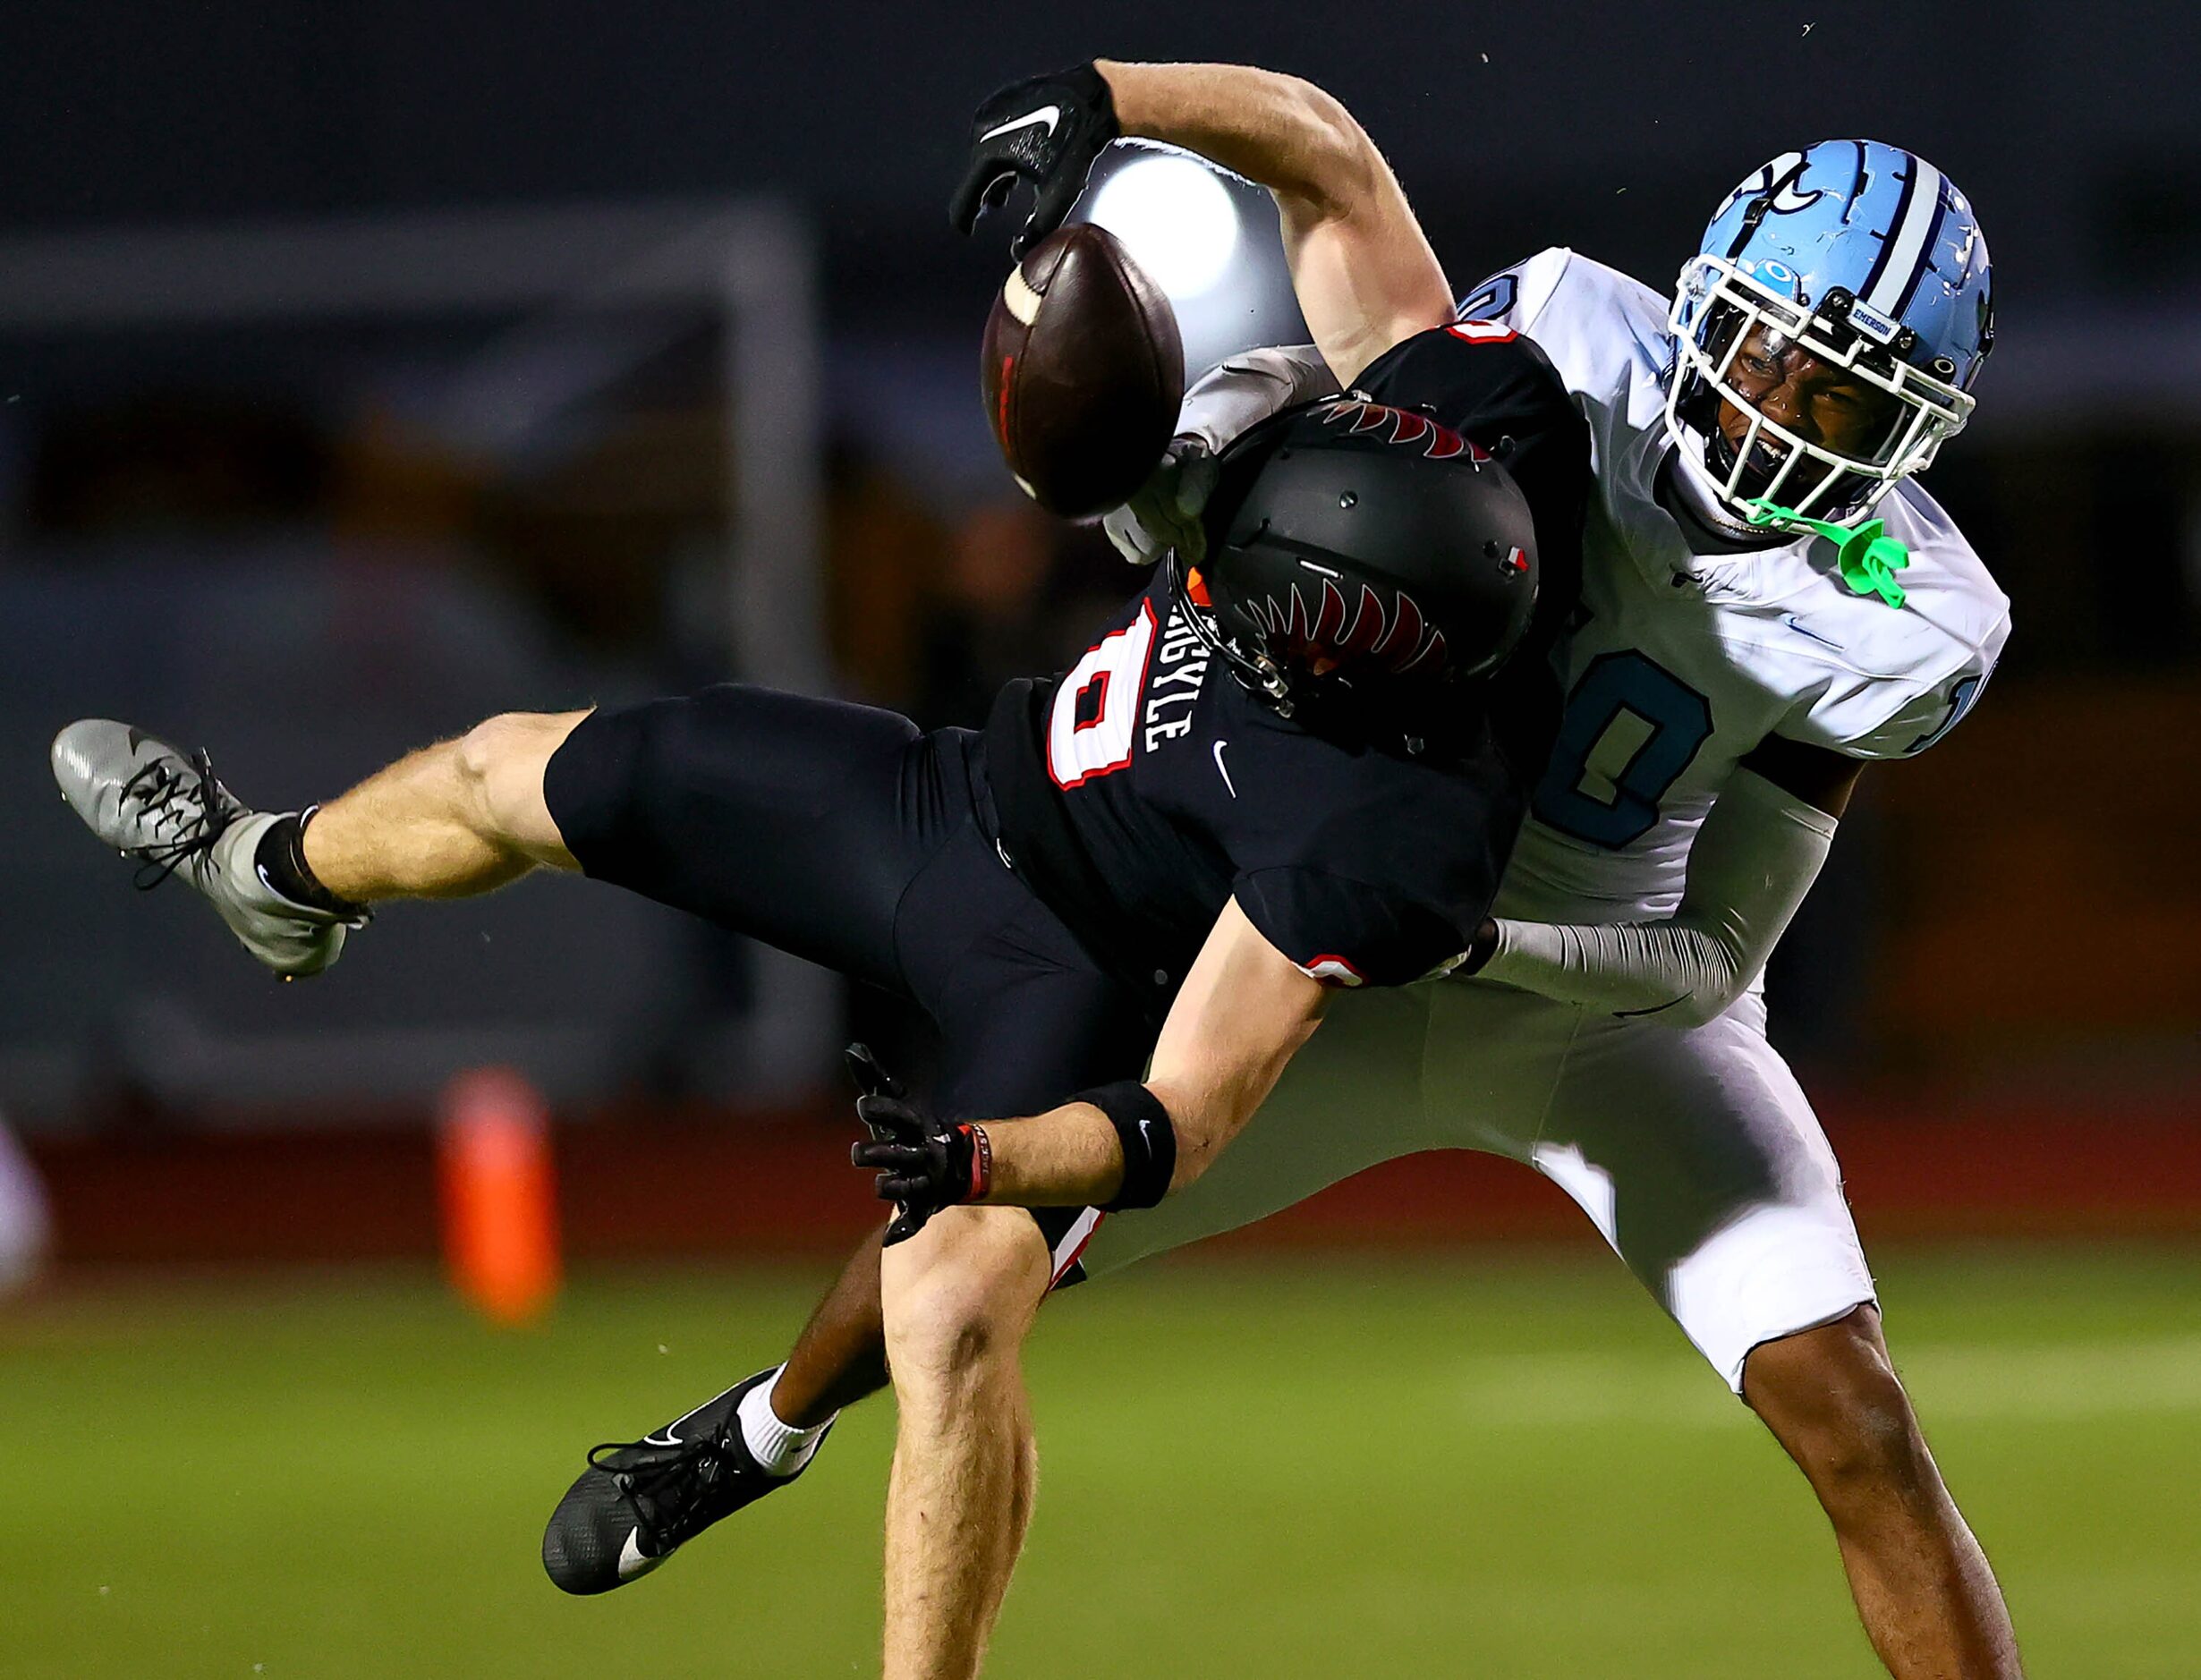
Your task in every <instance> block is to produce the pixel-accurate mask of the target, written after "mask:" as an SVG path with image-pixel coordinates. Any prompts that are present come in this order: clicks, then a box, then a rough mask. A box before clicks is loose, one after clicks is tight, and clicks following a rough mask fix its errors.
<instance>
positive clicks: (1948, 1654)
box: [1743, 1304, 2021, 1680]
mask: <svg viewBox="0 0 2201 1680" xmlns="http://www.w3.org/2000/svg"><path fill="white" fill-rule="evenodd" d="M1743 1398H1744V1399H1745V1400H1746V1401H1747V1402H1748V1403H1749V1404H1750V1406H1751V1408H1752V1409H1753V1410H1754V1411H1755V1412H1756V1413H1757V1414H1758V1415H1759V1417H1761V1418H1763V1420H1764V1421H1765V1425H1766V1427H1767V1428H1768V1429H1770V1430H1772V1432H1773V1435H1774V1437H1775V1438H1777V1439H1778V1440H1779V1441H1780V1444H1781V1446H1782V1447H1784V1448H1786V1449H1787V1451H1788V1454H1789V1457H1791V1458H1793V1459H1794V1460H1795V1461H1796V1463H1797V1467H1798V1468H1799V1469H1801V1470H1802V1471H1803V1472H1804V1474H1805V1476H1806V1479H1808V1480H1809V1481H1810V1482H1811V1486H1812V1490H1813V1491H1814V1492H1815V1493H1816V1494H1817V1495H1818V1496H1819V1503H1820V1505H1821V1506H1823V1507H1824V1509H1825V1511H1826V1514H1827V1518H1828V1520H1829V1521H1830V1522H1831V1523H1832V1524H1833V1526H1834V1534H1835V1539H1836V1540H1837V1541H1838V1542H1839V1543H1840V1547H1841V1556H1842V1565H1843V1567H1844V1568H1845V1569H1846V1570H1847V1571H1848V1576H1849V1587H1850V1591H1851V1593H1852V1594H1853V1595H1854V1596H1855V1598H1856V1599H1857V1613H1858V1615H1859V1616H1861V1617H1862V1618H1863V1620H1864V1623H1865V1632H1866V1633H1868V1634H1869V1635H1870V1636H1871V1638H1872V1642H1873V1648H1874V1650H1877V1651H1878V1652H1879V1653H1880V1659H1881V1660H1882V1662H1884V1663H1885V1664H1887V1666H1888V1670H1889V1672H1890V1673H1891V1674H1892V1675H1894V1676H1897V1677H1898V1680H1911V1676H1920V1677H1921V1680H1923V1676H1946V1677H1950V1680H1959V1677H1960V1680H1975V1677H1977V1680H1986V1677H1987V1676H1994V1677H1995V1680H2001V1677H2002V1676H2015V1675H2018V1674H2019V1673H2020V1672H2021V1670H2020V1668H2019V1666H2018V1643H2017V1638H2016V1635H2015V1634H2014V1633H2012V1631H2011V1628H2010V1611H2009V1610H2008V1608H2006V1607H2005V1606H2004V1604H2003V1602H2002V1594H2001V1589H2000V1588H1999V1587H1998V1586H1997V1585H1996V1583H1995V1579H1994V1572H1993V1569H1991V1568H1990V1567H1989V1566H1988V1563H1987V1558H1986V1554H1985V1553H1984V1552H1983V1551H1982V1550H1981V1549H1980V1546H1979V1542H1978V1540H1976V1539H1975V1538H1974V1537H1973V1534H1972V1532H1971V1530H1970V1528H1969V1527H1967V1525H1966V1523H1965V1521H1964V1518H1963V1516H1962V1515H1961V1514H1960V1513H1959V1511H1958V1509H1957V1506H1956V1502H1955V1501H1954V1500H1953V1499H1951V1498H1950V1495H1949V1489H1947V1487H1946V1486H1944V1485H1943V1483H1942V1476H1941V1471H1940V1470H1939V1468H1938V1467H1937V1466H1936V1465H1935V1464H1934V1463H1933V1454H1932V1453H1931V1452H1929V1451H1928V1450H1927V1448H1926V1442H1925V1434H1924V1433H1923V1432H1922V1431H1921V1430H1920V1429H1919V1427H1918V1420H1917V1417H1916V1414H1915V1413H1913V1411H1912V1410H1911V1404H1910V1399H1909V1396H1908V1395H1906V1394H1905V1393H1904V1391H1903V1385H1902V1383H1901V1381H1900V1380H1899V1379H1898V1378H1897V1376H1896V1374H1895V1367H1894V1364H1893V1362H1891V1360H1890V1358H1889V1357H1888V1348H1887V1344H1886V1342H1885V1341H1884V1340H1883V1339H1882V1335H1881V1325H1880V1313H1879V1311H1878V1310H1877V1309H1876V1308H1874V1307H1873V1306H1871V1305H1869V1304H1868V1305H1865V1306H1861V1307H1858V1308H1857V1309H1856V1310H1855V1311H1851V1312H1850V1313H1848V1315H1847V1316H1845V1317H1843V1318H1841V1319H1837V1320H1835V1321H1834V1322H1833V1323H1831V1324H1825V1325H1821V1326H1820V1327H1819V1328H1816V1329H1811V1330H1805V1331H1802V1332H1800V1333H1799V1334H1797V1335H1795V1336H1784V1337H1781V1338H1780V1339H1779V1340H1777V1341H1772V1342H1767V1343H1765V1344H1763V1345H1761V1346H1759V1347H1756V1348H1754V1349H1753V1350H1752V1351H1751V1353H1750V1354H1749V1356H1748V1358H1747V1359H1746V1361H1745V1362H1744V1366H1743Z"/></svg>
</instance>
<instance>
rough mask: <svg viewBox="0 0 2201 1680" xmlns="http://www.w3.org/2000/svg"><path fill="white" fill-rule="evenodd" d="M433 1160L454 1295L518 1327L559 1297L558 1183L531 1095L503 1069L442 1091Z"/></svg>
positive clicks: (483, 1071) (464, 1078) (544, 1117)
mask: <svg viewBox="0 0 2201 1680" xmlns="http://www.w3.org/2000/svg"><path fill="white" fill-rule="evenodd" d="M438 1133H439V1135H438V1148H437V1156H438V1167H439V1169H440V1175H441V1178H442V1181H443V1247H444V1261H445V1264H446V1267H447V1268H449V1271H450V1275H451V1282H452V1285H453V1286H454V1287H455V1288H456V1289H457V1290H458V1292H459V1293H460V1294H462V1295H463V1296H465V1298H466V1299H467V1300H468V1301H471V1302H472V1303H473V1304H474V1305H475V1306H477V1307H479V1308H480V1310H481V1311H482V1312H483V1313H485V1314H486V1315H487V1316H488V1317H489V1318H490V1319H493V1320H495V1321H496V1322H497V1323H499V1324H524V1323H526V1322H528V1321H529V1320H530V1319H534V1318H536V1317H538V1316H539V1315H540V1313H541V1312H542V1311H543V1310H544V1309H545V1308H547V1307H548V1306H549V1304H550V1302H552V1301H553V1300H555V1299H556V1298H557V1293H558V1284H559V1281H560V1276H561V1272H562V1270H563V1268H562V1265H561V1262H560V1258H559V1253H558V1218H557V1169H556V1167H554V1166H553V1164H552V1161H551V1158H550V1128H549V1120H548V1114H547V1112H546V1111H545V1108H544V1105H543V1099H542V1097H541V1095H540V1092H538V1091H537V1090H535V1088H534V1087H533V1086H532V1085H531V1084H529V1083H528V1082H527V1081H526V1080H525V1079H523V1078H522V1077H521V1076H520V1075H519V1074H518V1073H514V1072H513V1071H512V1070H511V1069H510V1068H502V1067H489V1068H476V1069H473V1070H472V1071H470V1072H468V1073H461V1074H460V1075H459V1076H458V1077H457V1078H455V1079H454V1080H453V1081H452V1082H451V1083H450V1084H449V1085H448V1086H446V1088H445V1090H444V1095H443V1114H442V1120H441V1123H440V1125H439V1128H438Z"/></svg>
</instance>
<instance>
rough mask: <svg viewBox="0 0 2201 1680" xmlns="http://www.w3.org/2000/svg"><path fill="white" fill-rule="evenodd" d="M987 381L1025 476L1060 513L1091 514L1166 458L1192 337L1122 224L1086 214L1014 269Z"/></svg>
mask: <svg viewBox="0 0 2201 1680" xmlns="http://www.w3.org/2000/svg"><path fill="white" fill-rule="evenodd" d="M980 384H981V388H982V390H983V392H984V395H985V399H986V417H987V419H988V420H990V422H991V423H992V426H993V435H994V441H995V442H997V443H998V444H999V445H1001V457H1002V459H1003V460H1005V461H1006V462H1008V470H1009V471H1010V472H1011V473H1012V474H1014V475H1015V477H1016V482H1017V483H1018V484H1019V485H1021V486H1022V487H1023V488H1024V492H1025V493H1026V494H1027V495H1029V496H1031V497H1032V498H1033V500H1034V501H1036V502H1038V503H1039V504H1040V505H1041V506H1042V507H1044V508H1046V509H1047V510H1048V511H1049V512H1050V513H1060V514H1062V515H1063V516H1064V517H1066V518H1069V519H1083V518H1087V517H1090V516H1092V514H1095V513H1106V512H1107V511H1108V510H1109V508H1111V507H1115V506H1117V505H1119V504H1121V503H1123V502H1124V501H1126V500H1127V499H1128V498H1129V497H1130V496H1131V494H1132V492H1133V491H1134V490H1136V489H1137V488H1139V486H1140V485H1142V484H1143V483H1144V482H1145V481H1146V478H1147V475H1148V474H1149V473H1151V471H1153V470H1154V468H1155V466H1156V465H1157V464H1158V463H1159V462H1160V460H1161V454H1162V451H1163V449H1164V448H1166V447H1167V446H1168V442H1169V436H1170V434H1171V433H1172V432H1173V431H1174V430H1175V429H1176V428H1177V406H1178V404H1179V403H1182V402H1183V400H1184V396H1185V347H1184V341H1183V340H1182V339H1181V338H1180V337H1179V336H1178V335H1177V316H1176V314H1175V312H1174V311H1172V310H1171V309H1170V308H1169V300H1168V298H1166V297H1164V296H1163V295H1162V293H1161V288H1160V287H1159V286H1157V285H1156V284H1154V283H1153V281H1152V280H1151V278H1149V277H1148V276H1147V275H1146V274H1145V273H1144V272H1143V270H1142V269H1141V268H1140V267H1139V266H1138V265H1137V264H1136V263H1134V262H1133V261H1132V260H1131V257H1130V254H1129V253H1128V252H1127V251H1126V250H1124V248H1123V245H1122V243H1121V242H1119V241H1118V240H1117V238H1116V236H1115V235H1114V234H1113V233H1109V231H1108V230H1107V229H1106V228H1104V227H1097V226H1095V225H1092V223H1090V222H1081V223H1078V224H1075V225H1072V226H1069V227H1065V228H1061V229H1058V231H1057V232H1055V233H1050V234H1049V235H1048V236H1047V237H1046V238H1045V239H1043V240H1041V242H1039V243H1038V244H1037V245H1034V246H1033V248H1032V249H1031V250H1029V251H1027V252H1026V253H1025V254H1024V260H1023V261H1022V262H1021V263H1019V264H1017V266H1016V267H1015V268H1013V269H1011V270H1010V271H1009V277H1008V280H1007V283H1006V284H1004V285H1003V286H1002V288H1001V293H1000V295H999V297H997V298H996V299H995V300H994V303H993V312H992V314H991V315H990V316H989V317H988V318H987V321H986V338H985V345H984V349H983V352H982V359H981V363H980Z"/></svg>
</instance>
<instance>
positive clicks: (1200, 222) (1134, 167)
mask: <svg viewBox="0 0 2201 1680" xmlns="http://www.w3.org/2000/svg"><path fill="white" fill-rule="evenodd" d="M1091 216H1092V220H1093V221H1095V222H1098V223H1099V224H1100V225H1101V226H1103V227H1105V228H1107V229H1108V230H1109V233H1113V234H1115V235H1116V237H1117V238H1118V239H1120V240H1122V241H1123V242H1124V248H1125V249H1126V250H1128V251H1129V252H1130V253H1131V257H1132V260H1133V261H1134V262H1136V263H1137V264H1138V265H1139V266H1140V267H1142V268H1144V269H1145V270H1146V272H1147V273H1148V274H1150V275H1151V276H1153V277H1154V284H1156V285H1158V286H1160V288H1161V289H1162V290H1163V291H1164V292H1165V293H1168V295H1169V298H1170V300H1171V301H1183V300H1185V299H1188V298H1196V297H1199V296H1201V295H1202V294H1203V293H1208V292H1211V291H1213V290H1214V289H1215V287H1216V286H1217V285H1219V284H1221V282H1222V280H1223V278H1224V276H1226V275H1228V273H1229V272H1230V267H1231V259H1232V258H1233V257H1235V256H1236V254H1237V250H1238V207H1237V206H1236V204H1234V203H1232V202H1231V197H1230V192H1229V191H1228V189H1227V188H1226V187H1225V186H1224V185H1223V183H1222V182H1221V180H1220V179H1219V178H1218V177H1217V175H1216V174H1215V172H1214V170H1212V169H1211V168H1210V167H1209V166H1208V165H1205V164H1203V163H1201V162H1200V161H1199V160H1198V159H1196V158H1193V157H1184V156H1181V155H1178V154H1174V153H1168V152H1161V153H1152V154H1149V155H1147V156H1144V157H1138V158H1135V159H1134V160H1133V161H1132V162H1130V163H1127V164H1126V165H1124V166H1123V167H1122V168H1120V169H1118V170H1117V172H1116V173H1115V174H1112V175H1110V176H1109V178H1108V180H1107V181H1106V182H1104V183H1103V184H1102V185H1101V190H1100V191H1099V192H1097V193H1095V194H1094V195H1093V200H1092V211H1091Z"/></svg>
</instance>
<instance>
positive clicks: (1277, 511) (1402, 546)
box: [1170, 397, 1541, 736]
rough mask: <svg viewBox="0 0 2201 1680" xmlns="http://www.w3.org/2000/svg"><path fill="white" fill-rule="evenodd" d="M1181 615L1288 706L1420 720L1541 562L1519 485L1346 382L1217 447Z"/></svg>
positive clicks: (1529, 584)
mask: <svg viewBox="0 0 2201 1680" xmlns="http://www.w3.org/2000/svg"><path fill="white" fill-rule="evenodd" d="M1220 465H1221V471H1220V474H1219V478H1218V481H1217V486H1216V490H1215V494H1214V495H1213V496H1211V498H1210V499H1209V502H1208V506H1207V510H1206V513H1205V514H1204V522H1205V524H1206V528H1207V535H1208V542H1207V557H1206V559H1205V560H1204V561H1203V562H1202V564H1201V565H1200V566H1199V567H1198V568H1196V569H1195V568H1193V567H1190V566H1187V565H1185V564H1184V563H1183V562H1182V560H1181V559H1180V558H1179V557H1177V556H1176V555H1175V554H1174V553H1173V554H1172V555H1171V557H1170V564H1171V566H1172V568H1173V573H1172V576H1173V579H1174V581H1175V583H1176V586H1177V590H1178V592H1179V593H1180V594H1181V595H1182V596H1183V597H1185V598H1187V599H1189V601H1190V603H1191V604H1192V606H1193V607H1195V608H1201V609H1204V611H1193V612H1191V613H1189V614H1188V615H1187V616H1188V617H1189V618H1190V620H1191V622H1192V623H1193V624H1194V625H1195V626H1198V627H1199V629H1200V631H1201V633H1202V635H1204V636H1206V637H1207V638H1208V639H1209V641H1210V643H1211V646H1212V647H1213V648H1214V649H1215V651H1216V653H1217V654H1218V655H1219V656H1220V657H1221V658H1222V659H1223V660H1224V661H1225V663H1226V665H1227V666H1228V668H1229V669H1230V670H1231V672H1232V673H1233V674H1234V675H1236V676H1237V677H1238V678H1239V680H1240V681H1242V682H1244V683H1245V684H1246V686H1248V687H1249V688H1251V689H1253V691H1254V692H1257V693H1259V694H1261V695H1262V696H1264V697H1265V698H1266V699H1267V700H1269V701H1270V704H1272V705H1273V706H1274V707H1275V708H1277V710H1278V711H1279V712H1280V713H1282V714H1283V715H1284V716H1285V717H1295V716H1297V715H1300V714H1302V713H1304V712H1306V711H1309V710H1310V709H1319V710H1332V709H1336V708H1339V707H1341V706H1346V707H1349V708H1352V709H1355V710H1357V711H1359V712H1361V713H1363V714H1366V713H1368V712H1369V710H1370V708H1371V707H1374V708H1378V709H1380V710H1381V712H1383V713H1385V714H1388V715H1389V716H1391V717H1396V718H1398V719H1400V720H1402V721H1401V726H1402V727H1403V728H1404V730H1405V732H1406V734H1408V735H1409V736H1412V735H1414V734H1416V733H1417V731H1416V729H1415V725H1414V723H1413V722H1412V719H1413V717H1414V716H1415V714H1416V713H1427V714H1429V715H1430V721H1431V722H1432V724H1433V723H1434V722H1436V721H1437V719H1438V718H1439V717H1440V716H1441V715H1442V714H1443V713H1444V712H1445V711H1447V710H1448V709H1449V707H1450V704H1451V703H1452V702H1456V701H1457V700H1460V699H1462V698H1463V697H1465V696H1466V694H1468V693H1470V692H1473V690H1474V688H1475V686H1476V683H1477V679H1480V678H1483V677H1486V676H1488V675H1490V674H1491V673H1492V672H1493V671H1495V670H1497V669H1498V667H1499V666H1500V665H1502V664H1503V663H1504V662H1505V660H1506V658H1507V657H1508V655H1510V654H1511V653H1512V652H1513V650H1514V649H1515V648H1517V646H1519V644H1520V641H1521V639H1522V637H1523V636H1524V635H1525V633H1526V632H1527V630H1528V625H1529V619H1530V616H1531V615H1532V614H1533V613H1534V610H1535V605H1536V590H1537V583H1538V580H1539V577H1540V574H1541V568H1540V566H1539V564H1538V561H1537V548H1536V530H1535V524H1534V520H1532V518H1531V517H1530V515H1529V510H1528V502H1527V499H1526V498H1525V496H1523V495H1522V494H1521V489H1520V487H1519V486H1518V485H1517V484H1516V483H1515V482H1514V480H1513V478H1512V475H1511V474H1509V473H1508V472H1507V471H1506V470H1505V469H1504V468H1503V467H1502V466H1500V464H1499V463H1498V462H1495V461H1493V460H1492V459H1491V457H1490V456H1489V455H1488V454H1485V453H1484V452H1483V450H1482V449H1480V448H1478V447H1476V445H1474V444H1472V443H1470V442H1468V441H1467V439H1466V438H1465V437H1461V436H1460V435H1459V433H1457V432H1456V431H1453V430H1451V429H1450V428H1447V427H1444V426H1440V425H1439V424H1438V423H1437V422H1436V421H1434V420H1432V419H1430V418H1429V416H1428V415H1426V414H1423V413H1419V412H1415V411H1414V410H1411V409H1400V408H1392V407H1389V406H1387V405H1385V404H1383V403H1372V402H1368V401H1365V400H1363V399H1360V398H1356V397H1340V398H1336V399H1332V400H1331V401H1329V402H1325V403H1315V404H1313V405H1312V406H1309V407H1305V408H1300V409H1295V410H1292V411H1290V412H1287V413H1284V414H1280V415H1278V416H1277V417H1275V418H1274V419H1273V420H1268V421H1266V422H1264V423H1263V424H1262V425H1261V426H1259V427H1256V428H1253V430H1251V431H1249V432H1248V433H1247V434H1246V435H1245V437H1241V438H1240V439H1238V441H1237V442H1236V443H1235V444H1233V445H1231V446H1230V448H1229V449H1228V450H1226V451H1225V452H1224V454H1223V456H1222V460H1221V463H1220Z"/></svg>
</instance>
